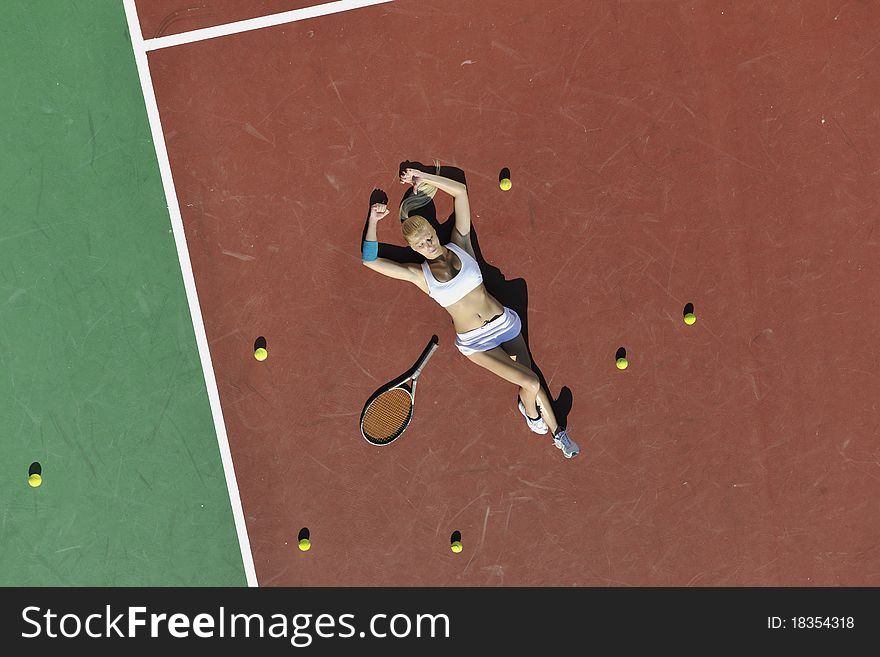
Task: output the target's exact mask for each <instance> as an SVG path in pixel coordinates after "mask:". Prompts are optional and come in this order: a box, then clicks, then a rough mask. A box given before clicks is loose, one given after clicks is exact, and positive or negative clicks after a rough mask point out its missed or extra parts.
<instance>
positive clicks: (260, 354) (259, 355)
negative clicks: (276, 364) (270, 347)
mask: <svg viewBox="0 0 880 657" xmlns="http://www.w3.org/2000/svg"><path fill="white" fill-rule="evenodd" d="M268 357H269V352H268V351H266V350H265V349H263V348H262V347H260V348H259V349H257V350H256V351H255V352H254V358H256V359H257V360H266V358H268Z"/></svg>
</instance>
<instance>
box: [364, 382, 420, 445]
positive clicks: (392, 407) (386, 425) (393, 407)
mask: <svg viewBox="0 0 880 657" xmlns="http://www.w3.org/2000/svg"><path fill="white" fill-rule="evenodd" d="M412 415H413V395H412V389H411V388H410V387H409V386H408V385H405V384H400V385H397V386H392V387H390V388H388V389H387V390H380V391H378V392H377V393H376V394H374V395H373V396H372V398H371V399H370V400H369V401H368V402H367V405H366V406H365V407H364V410H363V412H362V413H361V423H360V424H361V435H362V436H363V437H364V439H365V440H366V441H367V442H368V443H370V444H371V445H377V446H380V447H381V446H383V445H389V444H391V443H393V442H394V441H395V440H397V439H398V438H400V436H402V435H403V432H404V431H406V428H407V427H408V426H409V423H410V421H411V420H412Z"/></svg>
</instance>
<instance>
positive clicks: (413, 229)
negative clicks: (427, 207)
mask: <svg viewBox="0 0 880 657" xmlns="http://www.w3.org/2000/svg"><path fill="white" fill-rule="evenodd" d="M435 189H436V188H435ZM423 228H427V229H428V230H429V231H430V230H432V229H433V228H434V227H433V226H432V225H431V223H430V222H429V221H428V220H427V219H425V218H424V217H423V216H421V215H418V214H414V215H413V216H411V217H407V219H406V221H404V222H403V223H402V224H401V225H400V229H401V230H402V231H403V237H404V239H405V240H406V241H407V242H409V238H410V237H412V236H413V235H415V234H416V233H418V232H419V231H420V230H422V229H423Z"/></svg>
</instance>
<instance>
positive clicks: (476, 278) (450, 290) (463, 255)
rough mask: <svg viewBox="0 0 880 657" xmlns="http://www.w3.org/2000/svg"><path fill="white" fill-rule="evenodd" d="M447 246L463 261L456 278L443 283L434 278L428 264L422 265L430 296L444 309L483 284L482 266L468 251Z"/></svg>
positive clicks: (458, 247)
mask: <svg viewBox="0 0 880 657" xmlns="http://www.w3.org/2000/svg"><path fill="white" fill-rule="evenodd" d="M445 246H446V248H447V249H450V250H451V251H452V252H453V253H455V254H456V255H457V256H458V259H459V260H461V269H460V270H459V272H458V273H457V274H456V275H455V276H453V277H452V278H450V279H449V280H448V281H446V282H445V283H441V282H440V281H438V280H437V279H436V278H434V274H432V273H431V268H430V267H429V266H428V263H427V262H423V263H422V271H423V272H425V280H426V281H427V282H428V294H429V295H430V296H431V298H432V299H434V300H435V301H436V302H437V303H439V304H440V305H441V306H443V307H444V308H445V307H447V306H451V305H452V304H454V303H455V302H456V301H460V300H461V299H462V298H463V297H464V296H465V295H466V294H467V293H468V292H471V291H473V290H474V289H475V288H476V287H478V286H479V285H480V284H481V283H482V282H483V274H482V272H481V271H480V265H478V264H477V261H476V260H474V259H473V258H472V257H471V255H470V254H469V253H468V252H467V251H465V250H464V249H462V248H461V247H460V246H456V245H455V244H452V243H451V242H450V243H449V244H446V245H445Z"/></svg>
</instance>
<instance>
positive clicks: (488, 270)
mask: <svg viewBox="0 0 880 657" xmlns="http://www.w3.org/2000/svg"><path fill="white" fill-rule="evenodd" d="M406 168H410V169H417V170H419V171H424V172H425V173H433V174H436V173H438V171H437V168H436V167H435V166H433V165H426V164H422V163H421V162H410V161H408V160H407V161H404V162H401V163H400V171H401V172H403V170H404V169H406ZM439 175H441V176H443V177H445V178H451V179H452V180H457V181H458V182H461V183H464V184H467V180H466V179H465V175H464V171H462V170H461V169H459V168H457V167H449V166H441V167H440V171H439ZM438 193H441V194H442V193H443V192H438ZM412 194H413V188H412V186H409V185H408V186H407V190H406V192H405V193H404V195H403V199H406V198H408V197H410V196H412ZM374 203H385V204H387V203H388V195H387V194H386V193H385V192H384V191H383V190H381V189H374V190H373V193H372V194H371V195H370V204H369V206H368V207H367V217H369V214H370V206H372V205H373V204H374ZM401 203H403V200H401ZM389 209H390V208H389ZM393 214H394V212H393V211H392V213H391V214H389V216H388V217H386V218H385V219H383V221H387V220H388V219H393V217H392V215H393ZM410 214H418V215H420V216H422V217H425V219H427V220H428V222H429V223H430V224H431V225H432V226H433V227H434V230H436V231H437V236H438V238H439V239H440V243H441V244H448V243H449V242H450V241H451V238H452V231H453V229H454V228H455V213H454V212H453V213H452V214H451V215H449V217H448V218H447V219H446V221H444V222H443V223H440V222H439V221H438V220H437V207H436V206H435V204H434V201H433V200H431V201H429V202H428V203H427V204H426V205H424V206H422V207H420V208H418V209H416V210H413V211H412V212H411V213H410ZM404 219H405V217H404V218H401V222H402V221H403V220H404ZM365 223H366V222H365ZM366 231H367V228H366V225H365V226H364V236H366ZM471 244H472V245H473V247H474V255H475V256H476V259H477V262H478V263H479V265H480V270H481V271H482V273H483V284H484V285H485V286H486V290H487V291H488V292H489V294H491V295H492V296H493V297H495V298H496V299H498V301H499V303H501V304H502V305H503V306H507V307H508V308H510V309H512V310H514V311H515V312H516V314H517V315H519V317H520V320H521V321H522V334H523V339H524V340H525V343H526V348H527V349H528V351H529V357H530V358H531V360H532V370H533V371H534V372H535V374H537V375H538V378H539V379H540V380H541V385H542V386H543V387H544V389H545V390H548V391H549V390H550V388H549V387H548V385H547V380H546V378H545V377H544V374H543V372H542V371H541V368H540V367H539V366H538V364H537V362H536V361H535V359H534V358H533V357H532V350H531V347H530V345H529V320H528V317H529V313H528V309H529V308H528V307H529V293H528V284H527V283H526V281H525V280H524V279H522V278H514V279H511V280H507V279H506V278H505V276H504V274H503V273H502V272H501V270H500V269H499V268H498V267H496V266H494V265H492V264H490V263H489V262H488V261H487V260H486V259H485V258H484V257H483V254H482V251H481V250H480V241H479V237H478V234H477V227H476V225H475V224H474V222H473V220H472V221H471ZM379 257H380V258H387V259H389V260H393V261H395V262H401V263H404V262H407V263H408V262H412V263H416V264H420V263H422V262H424V258H423V257H422V256H421V255H419V254H418V253H416V252H415V251H413V250H412V249H411V248H409V247H404V246H397V245H394V244H384V243H380V244H379ZM550 398H551V401H552V402H553V412H554V413H555V415H556V419H557V421H558V422H559V425H560V426H561V427H565V426H567V419H568V415H569V413H570V412H571V408H572V404H573V399H572V394H571V390H570V389H569V388H568V387H566V386H563V388H562V389H561V390H560V392H559V397H558V398H557V399H553V397H552V394H551V395H550Z"/></svg>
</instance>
